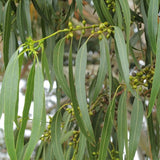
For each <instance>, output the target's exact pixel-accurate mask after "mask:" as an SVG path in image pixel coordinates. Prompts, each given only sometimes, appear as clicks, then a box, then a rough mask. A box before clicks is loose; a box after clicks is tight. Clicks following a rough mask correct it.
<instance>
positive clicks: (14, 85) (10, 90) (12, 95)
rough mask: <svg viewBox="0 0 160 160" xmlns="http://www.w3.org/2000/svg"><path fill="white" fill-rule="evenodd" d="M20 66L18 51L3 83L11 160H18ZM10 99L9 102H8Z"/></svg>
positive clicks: (0, 103) (0, 100)
mask: <svg viewBox="0 0 160 160" xmlns="http://www.w3.org/2000/svg"><path fill="white" fill-rule="evenodd" d="M18 81H19V64H18V51H16V52H15V53H14V54H13V56H12V57H11V59H10V61H9V63H8V66H7V69H6V72H5V75H4V79H3V83H2V89H1V95H0V108H1V109H3V108H4V110H5V120H4V121H5V122H4V129H5V130H4V131H5V142H6V147H7V151H8V153H9V156H10V158H11V160H16V159H17V156H16V150H15V142H14V141H15V140H14V133H13V121H14V118H15V107H16V100H17V93H18ZM8 97H9V100H8Z"/></svg>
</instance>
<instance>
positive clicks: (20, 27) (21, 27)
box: [16, 1, 25, 43]
mask: <svg viewBox="0 0 160 160" xmlns="http://www.w3.org/2000/svg"><path fill="white" fill-rule="evenodd" d="M23 16H24V15H23V10H22V1H20V2H19V4H18V7H17V12H16V17H17V18H16V21H17V28H18V30H19V35H20V38H21V41H22V42H23V43H24V42H25V27H24V21H23V20H22V18H23Z"/></svg>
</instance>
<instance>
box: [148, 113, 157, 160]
mask: <svg viewBox="0 0 160 160" xmlns="http://www.w3.org/2000/svg"><path fill="white" fill-rule="evenodd" d="M153 122H154V120H153V118H152V114H151V115H150V116H149V117H148V118H147V126H148V133H149V140H150V149H151V153H152V159H158V153H159V150H157V143H156V141H157V138H156V135H155V128H154V124H153ZM158 136H159V135H158Z"/></svg>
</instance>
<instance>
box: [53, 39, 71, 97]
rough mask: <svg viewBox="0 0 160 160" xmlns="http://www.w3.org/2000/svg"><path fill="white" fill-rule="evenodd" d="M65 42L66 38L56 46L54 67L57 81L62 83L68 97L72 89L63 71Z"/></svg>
mask: <svg viewBox="0 0 160 160" xmlns="http://www.w3.org/2000/svg"><path fill="white" fill-rule="evenodd" d="M64 42H65V39H64V38H63V39H61V40H59V41H58V43H57V44H56V46H55V48H54V51H53V52H54V53H53V68H54V72H55V75H56V78H57V81H58V83H59V84H60V86H61V87H62V89H63V91H64V93H65V94H66V95H67V96H68V97H71V94H70V89H69V87H68V84H67V80H66V78H65V76H64V72H63V55H64Z"/></svg>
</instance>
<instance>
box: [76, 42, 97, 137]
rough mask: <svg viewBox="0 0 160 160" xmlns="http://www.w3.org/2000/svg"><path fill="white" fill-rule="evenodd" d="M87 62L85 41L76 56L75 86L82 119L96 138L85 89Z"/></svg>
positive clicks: (91, 134)
mask: <svg viewBox="0 0 160 160" xmlns="http://www.w3.org/2000/svg"><path fill="white" fill-rule="evenodd" d="M86 64H87V45H86V43H84V44H83V45H82V47H81V48H80V49H79V51H78V54H77V57H76V68H75V86H76V95H77V100H78V104H79V108H80V111H81V113H82V119H83V122H84V124H85V126H86V127H85V128H86V129H87V132H88V133H89V135H90V136H91V137H92V138H93V139H94V133H93V128H92V124H91V121H90V117H89V114H88V108H87V101H86V91H85V73H86Z"/></svg>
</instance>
